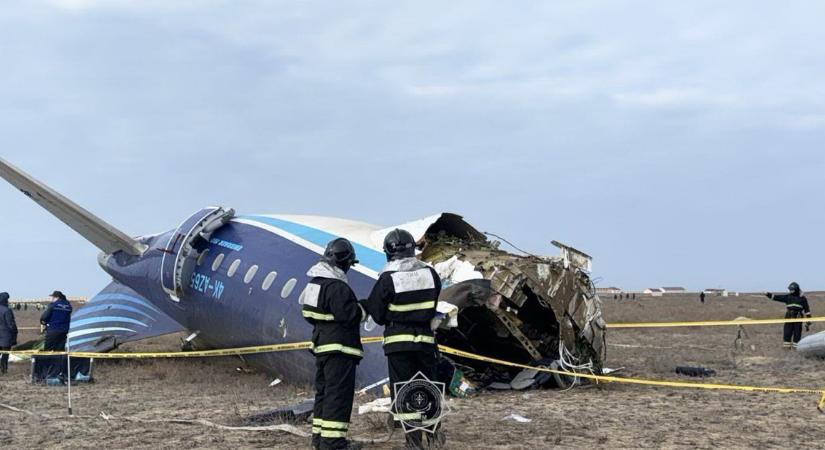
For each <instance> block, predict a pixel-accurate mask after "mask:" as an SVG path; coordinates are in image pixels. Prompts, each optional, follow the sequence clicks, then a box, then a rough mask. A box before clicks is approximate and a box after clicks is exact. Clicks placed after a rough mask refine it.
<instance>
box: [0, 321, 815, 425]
mask: <svg viewBox="0 0 825 450" xmlns="http://www.w3.org/2000/svg"><path fill="white" fill-rule="evenodd" d="M382 341H383V338H382V337H380V336H373V337H365V338H362V339H361V342H362V343H364V344H373V343H378V342H382ZM311 345H312V344H311V343H310V342H293V343H288V344H275V345H259V346H254V347H240V348H232V349H221V350H204V351H193V352H152V353H91V352H46V351H35V350H26V351H9V350H0V354H4V353H8V354H13V355H30V356H51V355H66V354H68V355H70V356H74V357H79V358H95V359H144V358H203V357H214V356H235V355H249V354H255V353H269V352H283V351H293V350H306V349H309V348H310V346H311ZM438 348H439V350H440V351H441V352H442V353H446V354H448V355H454V356H459V357H462V358H468V359H474V360H477V361H484V362H489V363H492V364H499V365H503V366H509V367H517V368H521V369H530V370H536V371H539V372H548V373H555V374H559V375H564V376H568V377H576V378H584V379H589V380H593V381H595V382H596V383H599V382H605V383H626V384H637V385H645V386H659V387H675V388H690V389H711V390H729V391H748V392H772V393H780V394H820V395H821V396H822V397H821V399H820V401H819V404H818V406H817V409H818V410H819V411H820V412H823V413H825V389H810V388H783V387H767V386H741V385H734V384H717V383H691V382H686V381H664V380H648V379H642V378H624V377H615V376H609V375H593V374H589V373H580V372H570V371H565V370H555V369H550V368H546V367H535V366H529V365H527V364H520V363H514V362H510V361H505V360H501V359H496V358H491V357H488V356H482V355H477V354H475V353H470V352H466V351H464V350H458V349H455V348H452V347H448V346H446V345H439V346H438Z"/></svg>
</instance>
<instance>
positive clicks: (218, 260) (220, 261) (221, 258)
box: [212, 253, 224, 272]
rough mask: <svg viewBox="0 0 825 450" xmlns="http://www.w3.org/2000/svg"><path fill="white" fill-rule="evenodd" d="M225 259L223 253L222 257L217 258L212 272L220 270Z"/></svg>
mask: <svg viewBox="0 0 825 450" xmlns="http://www.w3.org/2000/svg"><path fill="white" fill-rule="evenodd" d="M223 257H224V254H223V253H221V254H220V255H218V257H217V258H215V261H213V262H212V272H214V271H216V270H218V267H220V266H221V263H222V262H223Z"/></svg>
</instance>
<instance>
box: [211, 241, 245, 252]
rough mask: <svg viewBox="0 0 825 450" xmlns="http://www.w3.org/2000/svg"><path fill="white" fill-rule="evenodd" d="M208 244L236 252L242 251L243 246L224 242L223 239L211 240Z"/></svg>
mask: <svg viewBox="0 0 825 450" xmlns="http://www.w3.org/2000/svg"><path fill="white" fill-rule="evenodd" d="M209 243H211V244H215V245H218V246H221V247H223V248H228V249H229V250H235V251H236V252H239V251H241V250H243V245H241V244H236V243H234V242H229V241H224V240H223V239H218V238H212V240H210V241H209Z"/></svg>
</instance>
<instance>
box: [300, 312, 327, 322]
mask: <svg viewBox="0 0 825 450" xmlns="http://www.w3.org/2000/svg"><path fill="white" fill-rule="evenodd" d="M301 314H303V315H304V317H309V318H310V319H315V320H327V321H332V320H335V316H333V315H332V314H321V313H317V312H313V311H306V310H304V311H303V312H301Z"/></svg>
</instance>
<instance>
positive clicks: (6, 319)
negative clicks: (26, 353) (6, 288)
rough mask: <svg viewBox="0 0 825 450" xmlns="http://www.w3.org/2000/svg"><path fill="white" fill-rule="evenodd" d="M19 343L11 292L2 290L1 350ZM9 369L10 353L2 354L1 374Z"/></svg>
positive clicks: (0, 357) (0, 300)
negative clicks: (11, 305) (10, 302)
mask: <svg viewBox="0 0 825 450" xmlns="http://www.w3.org/2000/svg"><path fill="white" fill-rule="evenodd" d="M15 345H17V323H16V322H15V321H14V312H13V311H12V310H11V308H9V294H8V293H6V292H0V350H11V348H12V347H14V346H15ZM8 370H9V354H8V353H3V354H2V355H0V375H2V374H5V373H6V372H7V371H8Z"/></svg>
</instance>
